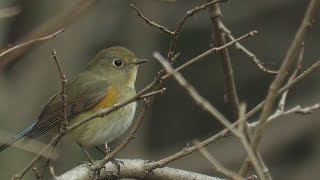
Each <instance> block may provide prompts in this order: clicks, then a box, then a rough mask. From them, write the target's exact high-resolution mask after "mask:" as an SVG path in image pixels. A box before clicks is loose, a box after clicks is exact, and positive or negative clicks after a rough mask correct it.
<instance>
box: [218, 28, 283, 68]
mask: <svg viewBox="0 0 320 180" xmlns="http://www.w3.org/2000/svg"><path fill="white" fill-rule="evenodd" d="M220 28H221V30H222V31H223V32H224V33H225V34H226V36H227V38H228V39H229V40H231V41H233V40H235V38H234V37H233V36H232V34H231V32H230V30H229V29H227V27H226V26H225V25H224V24H223V23H222V22H221V27H220ZM235 47H236V49H238V50H240V52H242V53H243V54H245V55H246V56H248V57H249V59H250V60H252V61H253V62H254V63H255V64H256V65H257V67H258V68H259V69H260V70H261V71H263V72H265V73H269V74H277V73H278V71H274V70H270V69H268V68H266V67H265V66H264V65H263V62H262V61H261V60H259V59H258V58H257V56H256V55H254V54H253V53H252V52H250V51H249V50H248V49H247V48H246V47H244V46H243V45H242V44H241V43H239V42H237V43H235Z"/></svg>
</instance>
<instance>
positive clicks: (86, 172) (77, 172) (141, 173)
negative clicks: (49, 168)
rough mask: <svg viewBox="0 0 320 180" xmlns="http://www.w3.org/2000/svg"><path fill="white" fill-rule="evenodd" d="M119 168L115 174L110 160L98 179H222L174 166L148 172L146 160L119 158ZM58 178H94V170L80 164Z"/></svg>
mask: <svg viewBox="0 0 320 180" xmlns="http://www.w3.org/2000/svg"><path fill="white" fill-rule="evenodd" d="M119 161H121V162H123V164H122V163H120V165H121V168H120V172H119V174H118V176H117V168H116V167H115V165H113V164H112V163H111V162H109V163H107V164H106V165H105V168H103V169H102V170H101V172H100V177H99V179H116V177H117V178H120V179H121V178H134V179H175V180H191V179H192V180H200V179H201V180H222V179H221V178H218V177H210V176H207V175H203V174H198V173H194V172H190V171H184V170H179V169H175V168H169V167H164V168H158V169H155V170H153V171H152V172H149V171H147V170H146V164H147V161H144V160H139V159H135V160H131V159H120V160H119ZM56 178H57V179H59V180H80V179H81V180H89V179H94V178H95V172H94V171H93V170H92V168H90V164H81V165H79V166H77V167H75V168H73V169H71V170H69V171H67V172H65V173H64V174H62V175H61V176H59V177H56Z"/></svg>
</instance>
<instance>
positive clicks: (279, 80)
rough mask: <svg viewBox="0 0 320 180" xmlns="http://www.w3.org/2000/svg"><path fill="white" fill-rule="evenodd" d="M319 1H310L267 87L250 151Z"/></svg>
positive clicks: (244, 167) (260, 135) (243, 169)
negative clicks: (280, 63)
mask: <svg viewBox="0 0 320 180" xmlns="http://www.w3.org/2000/svg"><path fill="white" fill-rule="evenodd" d="M319 4H320V1H318V0H311V1H310V4H309V6H308V9H307V11H306V14H305V16H304V18H303V21H302V23H301V25H300V27H299V29H298V32H297V33H296V35H295V38H294V40H293V41H292V43H291V45H290V47H289V49H288V51H287V53H286V56H285V58H284V60H283V63H282V65H281V67H280V70H279V73H278V74H277V76H276V77H275V79H274V81H273V82H272V83H271V85H270V87H269V91H268V94H267V97H266V102H265V105H264V107H263V110H262V112H261V115H260V118H259V124H258V126H257V128H256V129H255V131H254V134H253V138H252V144H251V146H252V149H253V150H254V151H257V149H258V145H259V143H260V140H261V138H262V136H263V134H264V131H265V129H266V123H267V119H268V117H269V115H270V113H271V111H272V108H273V105H274V102H275V100H276V97H277V95H278V91H279V89H280V87H281V85H282V83H283V81H284V79H285V78H286V76H287V72H288V70H289V69H290V67H291V65H292V63H293V61H294V58H295V56H296V54H297V52H298V49H299V47H300V44H301V43H302V42H303V39H304V37H305V35H306V34H307V31H308V30H309V29H310V27H311V25H312V23H313V18H314V17H315V15H316V12H317V10H318V7H319ZM241 169H242V171H241V172H242V173H241V174H242V175H243V174H246V173H247V172H248V165H244V166H243V167H242V168H241Z"/></svg>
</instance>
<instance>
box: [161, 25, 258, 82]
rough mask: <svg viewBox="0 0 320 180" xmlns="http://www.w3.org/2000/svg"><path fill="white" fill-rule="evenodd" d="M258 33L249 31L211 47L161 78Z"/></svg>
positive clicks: (165, 77)
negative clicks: (218, 45)
mask: <svg viewBox="0 0 320 180" xmlns="http://www.w3.org/2000/svg"><path fill="white" fill-rule="evenodd" d="M257 33H258V31H256V30H253V31H251V32H249V33H247V34H245V35H243V36H241V37H239V38H237V39H235V40H233V41H230V42H228V43H226V44H224V45H222V46H220V47H214V48H211V49H209V50H207V51H205V52H204V53H201V54H199V55H198V56H196V57H194V58H193V59H191V60H189V61H187V62H186V63H184V64H183V65H181V66H179V67H178V68H176V69H175V70H174V71H172V73H167V74H166V75H164V76H163V77H162V78H161V79H162V80H164V79H167V78H168V77H169V76H171V75H172V74H173V73H175V72H178V71H181V70H182V69H185V68H186V67H188V66H190V65H192V64H194V63H196V62H198V61H200V60H202V59H203V58H205V57H207V56H209V55H210V54H213V53H217V52H219V51H221V50H223V49H225V48H227V47H229V46H231V45H233V44H235V43H236V42H239V41H241V40H243V39H245V38H248V37H251V36H254V35H255V34H257Z"/></svg>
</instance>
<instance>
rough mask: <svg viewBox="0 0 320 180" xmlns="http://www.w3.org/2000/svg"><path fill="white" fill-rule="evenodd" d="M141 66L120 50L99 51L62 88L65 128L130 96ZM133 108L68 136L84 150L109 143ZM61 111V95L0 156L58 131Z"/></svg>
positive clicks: (129, 118)
mask: <svg viewBox="0 0 320 180" xmlns="http://www.w3.org/2000/svg"><path fill="white" fill-rule="evenodd" d="M144 62H147V60H143V59H138V58H136V57H135V55H134V54H133V53H132V52H131V51H129V50H128V49H126V48H123V47H110V48H107V49H103V50H101V51H100V52H99V53H98V54H97V55H96V56H95V57H94V59H93V60H92V61H91V62H90V63H89V65H88V66H87V68H86V69H85V70H84V71H83V72H81V73H80V74H78V75H77V76H76V77H75V78H74V79H72V80H71V81H70V82H67V83H66V85H65V94H66V95H67V99H66V102H67V105H66V112H65V113H66V117H67V122H68V125H72V124H74V123H76V122H79V121H81V120H82V119H84V118H86V117H88V116H90V115H92V114H93V113H96V112H98V111H99V110H101V109H104V108H108V107H112V106H113V105H115V104H118V103H120V102H123V101H125V100H127V99H128V98H130V97H132V96H134V95H135V94H136V91H135V87H134V84H135V81H136V77H137V70H138V65H139V64H142V63H144ZM136 106H137V104H136V102H133V103H130V104H128V105H126V106H124V107H122V108H120V109H118V110H116V111H114V112H112V113H111V114H109V115H107V116H105V117H98V118H95V119H93V120H91V121H89V122H88V123H85V124H83V125H81V126H80V127H78V128H76V129H74V130H73V131H71V132H70V133H68V134H69V135H71V137H73V138H74V139H75V140H76V141H77V142H78V143H79V144H81V145H84V146H98V145H100V144H103V143H110V142H112V141H113V140H115V139H116V138H118V137H119V136H120V135H122V134H123V133H124V132H125V131H126V130H127V129H128V128H129V126H130V124H131V122H132V120H133V116H134V114H135V111H136ZM63 108H64V105H63V103H62V98H61V95H60V94H56V95H54V96H53V97H52V98H51V99H50V100H49V102H48V103H47V104H46V105H45V106H44V108H43V110H42V112H41V113H40V115H39V117H38V120H37V121H36V122H34V123H33V124H32V125H31V126H29V127H28V128H26V129H24V130H23V131H21V132H20V133H18V134H17V135H16V136H14V137H13V138H12V139H11V140H10V141H9V142H7V143H6V144H2V145H1V146H0V152H1V151H3V150H5V149H6V148H8V147H10V145H12V144H13V143H15V142H16V141H18V140H20V139H24V140H29V139H34V138H36V137H38V136H40V135H42V134H44V133H46V132H48V131H49V130H52V129H58V128H59V127H60V119H61V113H62V112H63Z"/></svg>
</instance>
